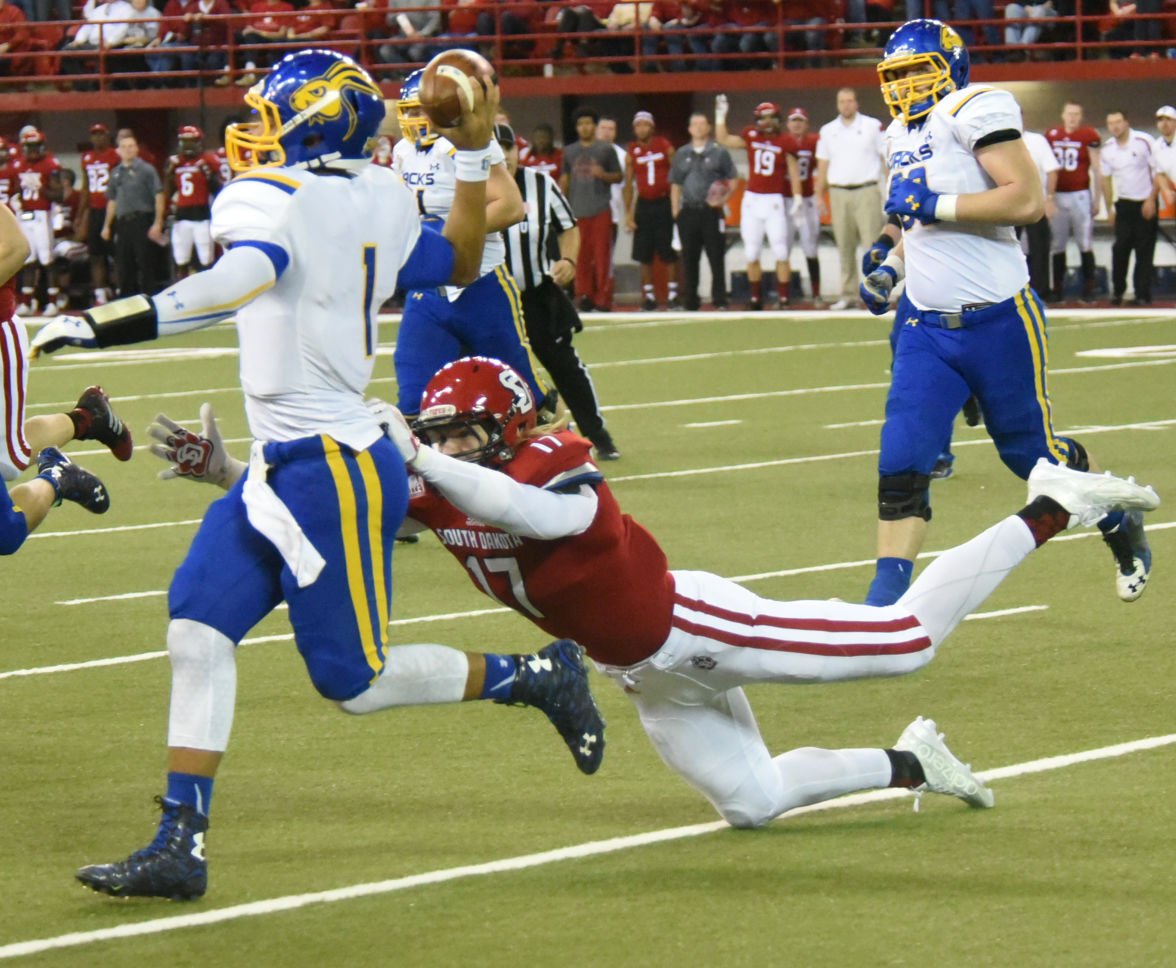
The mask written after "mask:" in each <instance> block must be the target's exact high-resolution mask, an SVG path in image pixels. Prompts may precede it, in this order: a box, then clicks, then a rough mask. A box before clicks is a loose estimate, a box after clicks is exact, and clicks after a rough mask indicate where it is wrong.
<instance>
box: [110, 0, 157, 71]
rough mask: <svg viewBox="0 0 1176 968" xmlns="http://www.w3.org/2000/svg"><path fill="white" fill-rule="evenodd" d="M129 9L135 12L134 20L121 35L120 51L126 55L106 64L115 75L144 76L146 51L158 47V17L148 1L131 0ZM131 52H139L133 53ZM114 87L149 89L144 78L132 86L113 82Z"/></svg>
mask: <svg viewBox="0 0 1176 968" xmlns="http://www.w3.org/2000/svg"><path fill="white" fill-rule="evenodd" d="M131 7H132V8H133V10H134V12H135V19H134V20H133V21H131V23H129V24H127V32H126V34H124V35H123V39H122V43H120V44H119V45H118V47H119V49H120V50H124V51H126V52H127V53H126V54H125V55H123V56H121V57H113V58H111V60H110V61H109V62H108V65H109V66H108V68H107V69H108V70H109V71H111V72H112V73H117V74H146V73H148V66H147V59H146V57H145V53H146V51H147V50H148V49H151V48H155V47H158V46H159V42H160V35H159V25H160V15H159V11H158V10H156V9H155V8H154V7H153V6H151V2H150V0H131ZM132 52H140V53H134V54H133V55H132ZM114 86H115V87H132V86H134V87H149V86H150V85H149V83H148V82H147V80H146V79H145V78H141V79H140V80H138V81H137V82H135V83H134V84H133V85H132V84H131V83H130V82H127V81H115V82H114Z"/></svg>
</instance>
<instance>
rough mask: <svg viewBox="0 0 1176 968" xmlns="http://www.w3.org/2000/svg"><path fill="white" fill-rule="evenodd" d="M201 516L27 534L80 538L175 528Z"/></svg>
mask: <svg viewBox="0 0 1176 968" xmlns="http://www.w3.org/2000/svg"><path fill="white" fill-rule="evenodd" d="M201 520H202V519H201V518H191V519H190V520H187V521H158V522H156V523H154V524H124V525H122V526H121V527H117V528H87V529H85V530H82V531H38V532H37V533H36V534H30V535H29V536H28V539H27V540H29V541H36V540H37V539H38V538H81V537H88V536H90V535H92V534H117V533H119V532H121V531H150V530H152V529H153V528H177V527H183V526H184V525H189V524H199V523H200V522H201Z"/></svg>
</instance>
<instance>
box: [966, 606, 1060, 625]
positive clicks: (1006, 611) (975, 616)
mask: <svg viewBox="0 0 1176 968" xmlns="http://www.w3.org/2000/svg"><path fill="white" fill-rule="evenodd" d="M1046 611H1049V606H1048V605H1018V606H1017V607H1016V608H996V609H993V610H992V611H991V612H973V613H972V614H971V615H965V616H964V621H965V622H977V621H980V620H982V619H986V618H1004V617H1005V616H1006V615H1024V614H1025V613H1026V612H1046Z"/></svg>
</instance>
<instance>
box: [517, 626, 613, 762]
mask: <svg viewBox="0 0 1176 968" xmlns="http://www.w3.org/2000/svg"><path fill="white" fill-rule="evenodd" d="M514 659H515V678H514V682H512V683H511V687H510V699H496V700H495V702H499V703H502V704H504V705H511V706H534V707H535V708H536V709H541V710H543V712H544V713H546V714H547V718H548V719H550V720H551V724H552V725H553V726H554V727H555V728H556V729H557V730H558V731H559V735H560V736H562V737H563V739H564V742H565V743H567V744H568V749H569V750H571V752H572V758H573V759H574V760H575V761H576V766H577V767H578V768H579V769H580V772H581V773H589V774H591V773H595V772H596V771H597V770H598V769H600V763H601V761H602V760H603V759H604V719H603V718H602V717H601V715H600V710H599V709H597V708H596V700H595V699H593V698H592V691H591V689H589V687H588V670H587V669H585V668H584V650H583V649H582V648H580V646H578V645H577V644H576V643H575V642H573V641H572V640H571V639H559V640H558V641H556V642H552V643H551V644H550V645H549V646H547V647H546V648H545V649H542V650H540V651H539V652H536V653H534V654H532V655H517V656H515V657H514Z"/></svg>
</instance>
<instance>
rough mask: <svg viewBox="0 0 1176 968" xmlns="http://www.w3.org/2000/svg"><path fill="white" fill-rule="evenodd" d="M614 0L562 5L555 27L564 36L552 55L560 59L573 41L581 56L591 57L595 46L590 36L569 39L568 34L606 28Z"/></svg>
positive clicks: (593, 0)
mask: <svg viewBox="0 0 1176 968" xmlns="http://www.w3.org/2000/svg"><path fill="white" fill-rule="evenodd" d="M612 8H613V5H612V0H588V2H587V3H576V2H574V0H573V2H570V3H567V4H566V5H564V6H563V7H562V9H561V10H560V11H559V13H558V14H556V18H555V28H556V30H557V31H559V33H560V34H561V35H563V36H561V37H560V39H559V40H558V41H557V42H556V45H555V50H554V52H553V53H552V57H553V58H554V59H555V60H559V59H560V58H561V57H562V56H563V51H564V47H565V46H566V45H567V44H568V43H571V44H572V45H573V47H574V48H575V51H576V56H577V57H580V58H587V57H591V56H592V53H593V47H592V46H591V45H590V43H589V38H588V37H586V36H584V37H575V38H571V39H569V38H568V37H567V35H568V34H590V33H593V32H594V31H597V30H604V22H605V20H606V19H608V15H609V13H610V12H611V11H612Z"/></svg>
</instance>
